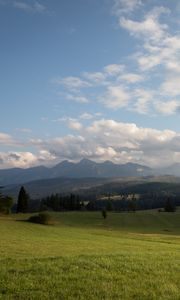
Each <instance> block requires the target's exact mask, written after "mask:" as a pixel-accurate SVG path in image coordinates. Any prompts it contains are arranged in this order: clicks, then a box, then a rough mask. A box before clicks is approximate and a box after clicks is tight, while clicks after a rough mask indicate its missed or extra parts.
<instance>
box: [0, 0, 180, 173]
mask: <svg viewBox="0 0 180 300" xmlns="http://www.w3.org/2000/svg"><path fill="white" fill-rule="evenodd" d="M82 158H87V159H91V160H94V161H96V162H102V161H105V160H111V161H113V162H114V163H118V164H122V163H127V162H133V163H139V164H143V165H147V166H150V167H162V166H168V165H171V164H174V163H178V162H179V163H180V1H179V0H100V1H97V0H76V1H74V0H60V1H59V0H44V1H43V0H41V1H40V0H37V1H35V0H0V169H5V168H12V167H21V168H27V167H32V166H36V165H46V166H52V165H55V164H56V163H59V162H60V161H63V160H70V161H74V162H76V161H79V160H81V159H82Z"/></svg>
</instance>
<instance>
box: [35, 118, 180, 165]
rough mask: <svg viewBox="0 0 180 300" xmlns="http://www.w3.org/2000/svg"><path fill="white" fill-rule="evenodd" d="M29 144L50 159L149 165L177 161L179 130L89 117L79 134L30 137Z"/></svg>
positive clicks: (179, 157)
mask: <svg viewBox="0 0 180 300" xmlns="http://www.w3.org/2000/svg"><path fill="white" fill-rule="evenodd" d="M33 145H34V146H35V145H37V147H38V148H39V147H40V148H42V149H44V150H46V151H48V153H50V157H51V155H53V156H54V157H55V160H54V162H57V161H60V160H63V159H69V160H74V161H76V160H79V159H81V158H82V157H86V158H89V159H94V160H96V161H103V160H112V161H114V162H116V163H126V162H136V163H140V164H145V165H150V166H163V165H168V164H171V163H174V162H180V134H179V133H176V132H174V131H171V130H156V129H152V128H143V127H138V126H137V125H136V124H134V123H122V122H117V121H114V120H105V119H101V120H98V121H93V122H92V123H91V124H90V126H88V127H84V128H83V131H81V135H77V136H76V135H68V136H65V137H60V138H55V139H50V140H46V141H42V140H41V141H33Z"/></svg>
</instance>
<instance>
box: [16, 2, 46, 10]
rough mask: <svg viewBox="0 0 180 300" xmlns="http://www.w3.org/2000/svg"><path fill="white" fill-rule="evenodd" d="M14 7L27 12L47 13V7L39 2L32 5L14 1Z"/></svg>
mask: <svg viewBox="0 0 180 300" xmlns="http://www.w3.org/2000/svg"><path fill="white" fill-rule="evenodd" d="M13 6H14V7H15V8H17V9H20V10H23V11H26V12H33V13H44V12H46V11H47V8H46V6H45V5H43V4H41V3H40V2H38V1H35V2H34V3H32V4H28V3H26V2H24V1H14V3H13Z"/></svg>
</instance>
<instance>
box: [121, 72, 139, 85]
mask: <svg viewBox="0 0 180 300" xmlns="http://www.w3.org/2000/svg"><path fill="white" fill-rule="evenodd" d="M118 79H121V80H124V81H126V82H127V83H137V82H140V81H143V80H144V77H143V76H142V75H139V74H135V73H124V74H122V75H120V76H119V77H118Z"/></svg>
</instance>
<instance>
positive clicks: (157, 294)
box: [0, 212, 180, 300]
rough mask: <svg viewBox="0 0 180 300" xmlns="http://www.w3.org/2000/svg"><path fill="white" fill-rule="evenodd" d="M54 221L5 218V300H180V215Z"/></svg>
mask: <svg viewBox="0 0 180 300" xmlns="http://www.w3.org/2000/svg"><path fill="white" fill-rule="evenodd" d="M18 218H19V220H22V219H23V218H24V216H18ZM54 218H55V220H56V223H55V225H54V226H43V225H36V224H31V223H26V222H22V221H16V219H17V216H12V217H0V260H1V261H0V265H1V269H0V299H63V300H64V299H65V300H66V299H69V300H70V299H87V300H88V299H93V300H95V299H106V300H111V299H123V300H126V299H139V300H141V299H147V300H151V299H157V300H161V299H180V285H179V282H180V272H179V270H180V212H177V213H175V214H173V213H172V214H171V213H157V212H138V213H135V214H133V213H129V214H128V213H122V214H113V213H111V214H109V215H108V218H107V220H103V219H102V218H101V215H100V213H64V214H54Z"/></svg>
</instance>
